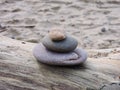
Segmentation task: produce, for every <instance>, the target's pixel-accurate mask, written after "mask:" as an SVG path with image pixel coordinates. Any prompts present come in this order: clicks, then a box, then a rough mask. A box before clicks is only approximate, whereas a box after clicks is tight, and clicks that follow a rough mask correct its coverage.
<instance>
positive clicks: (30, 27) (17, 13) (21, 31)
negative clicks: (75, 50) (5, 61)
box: [0, 0, 120, 49]
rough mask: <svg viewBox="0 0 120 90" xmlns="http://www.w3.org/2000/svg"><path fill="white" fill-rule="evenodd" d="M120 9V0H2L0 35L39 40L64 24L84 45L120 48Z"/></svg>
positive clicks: (96, 47)
mask: <svg viewBox="0 0 120 90" xmlns="http://www.w3.org/2000/svg"><path fill="white" fill-rule="evenodd" d="M119 12H120V1H119V0H0V25H1V26H0V35H4V36H7V37H10V38H13V39H17V40H22V41H27V42H32V43H38V42H40V41H41V39H42V38H43V37H44V36H45V35H46V34H47V32H48V31H49V30H50V29H51V28H53V27H60V28H64V29H65V30H66V32H67V33H69V34H72V35H73V36H75V37H76V38H77V40H78V42H79V46H80V47H82V48H85V49H108V48H117V47H120V14H119Z"/></svg>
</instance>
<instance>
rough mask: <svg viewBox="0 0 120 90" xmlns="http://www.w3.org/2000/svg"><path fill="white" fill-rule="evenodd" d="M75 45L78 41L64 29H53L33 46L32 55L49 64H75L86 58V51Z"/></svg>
mask: <svg viewBox="0 0 120 90" xmlns="http://www.w3.org/2000/svg"><path fill="white" fill-rule="evenodd" d="M77 46H78V41H77V40H76V39H75V38H73V37H71V36H70V35H68V34H66V33H65V31H64V30H59V29H53V30H51V31H50V32H49V33H48V34H47V35H46V36H45V37H44V38H43V40H42V43H40V44H38V45H37V46H36V47H35V48H34V50H33V55H34V56H35V58H36V59H37V60H38V61H40V62H42V63H46V64H50V65H77V64H81V63H83V62H84V61H85V60H86V59H87V53H86V52H85V51H84V50H83V49H80V48H77Z"/></svg>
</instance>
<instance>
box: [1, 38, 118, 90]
mask: <svg viewBox="0 0 120 90" xmlns="http://www.w3.org/2000/svg"><path fill="white" fill-rule="evenodd" d="M34 46H35V44H32V43H27V42H24V43H23V41H17V40H13V39H9V38H7V37H4V36H0V90H91V89H92V90H96V89H99V88H100V87H101V86H102V85H104V84H108V83H111V82H120V60H114V59H105V58H104V59H102V58H93V57H92V58H90V57H89V58H88V60H87V61H86V62H85V64H84V65H79V66H72V67H58V66H49V65H45V64H41V63H39V62H37V60H36V59H35V58H34V57H33V55H32V49H33V47H34ZM91 53H92V51H91ZM94 53H95V50H94Z"/></svg>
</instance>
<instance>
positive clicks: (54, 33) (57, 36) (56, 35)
mask: <svg viewBox="0 0 120 90" xmlns="http://www.w3.org/2000/svg"><path fill="white" fill-rule="evenodd" d="M49 37H50V38H51V40H53V41H60V40H64V39H65V38H66V35H65V32H64V31H63V30H59V29H53V30H51V31H50V32H49Z"/></svg>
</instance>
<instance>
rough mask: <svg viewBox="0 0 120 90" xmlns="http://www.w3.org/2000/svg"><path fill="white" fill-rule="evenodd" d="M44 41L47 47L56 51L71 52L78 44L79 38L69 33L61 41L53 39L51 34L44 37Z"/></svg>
mask: <svg viewBox="0 0 120 90" xmlns="http://www.w3.org/2000/svg"><path fill="white" fill-rule="evenodd" d="M42 43H43V45H44V46H45V47H46V48H47V49H49V50H51V51H55V52H71V51H73V50H74V49H75V48H76V47H77V45H78V42H77V40H76V39H74V38H73V37H71V36H68V35H67V36H66V38H65V39H64V40H61V41H52V40H51V39H50V37H49V35H46V36H45V37H44V38H43V40H42Z"/></svg>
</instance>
